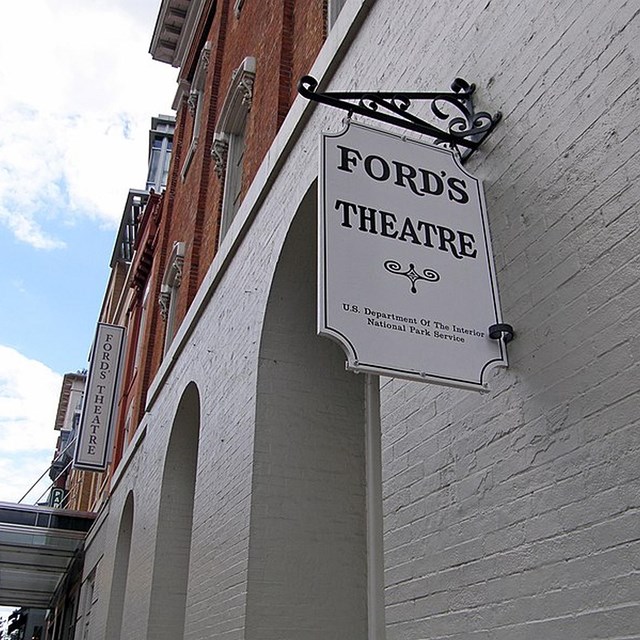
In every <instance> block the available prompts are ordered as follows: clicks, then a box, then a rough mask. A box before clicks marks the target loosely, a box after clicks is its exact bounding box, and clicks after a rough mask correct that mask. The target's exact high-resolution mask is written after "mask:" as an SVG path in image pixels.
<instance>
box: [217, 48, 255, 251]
mask: <svg viewBox="0 0 640 640" xmlns="http://www.w3.org/2000/svg"><path fill="white" fill-rule="evenodd" d="M255 74H256V60H255V58H253V57H247V58H245V59H244V60H243V61H242V64H241V65H240V66H239V67H238V68H237V69H236V70H235V71H234V73H233V76H232V79H231V86H230V87H229V90H228V91H227V95H226V97H225V100H224V103H223V105H222V110H221V112H220V119H219V121H218V124H217V126H216V130H215V134H214V137H213V145H212V148H211V155H212V156H213V159H214V163H215V170H216V174H217V175H218V178H219V179H220V180H222V181H223V182H224V188H223V194H222V218H221V220H220V241H222V239H223V238H224V236H225V234H226V233H227V231H228V230H229V227H230V226H231V223H232V222H233V219H234V218H235V215H236V213H237V212H238V208H239V207H240V202H241V198H240V193H241V188H242V173H243V164H244V150H245V133H246V129H247V118H248V116H249V111H250V110H251V102H252V100H253V82H254V78H255Z"/></svg>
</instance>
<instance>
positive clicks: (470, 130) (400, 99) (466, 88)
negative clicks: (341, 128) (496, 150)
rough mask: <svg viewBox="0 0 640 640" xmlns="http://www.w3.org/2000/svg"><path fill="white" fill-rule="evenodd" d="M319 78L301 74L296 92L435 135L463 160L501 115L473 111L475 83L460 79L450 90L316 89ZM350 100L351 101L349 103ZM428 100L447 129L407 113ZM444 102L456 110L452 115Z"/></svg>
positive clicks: (310, 98)
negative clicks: (413, 105) (455, 113)
mask: <svg viewBox="0 0 640 640" xmlns="http://www.w3.org/2000/svg"><path fill="white" fill-rule="evenodd" d="M317 88H318V81H317V80H316V79H315V78H313V77H312V76H303V77H302V78H300V81H299V83H298V92H299V93H300V95H302V96H304V97H305V98H307V99H308V100H313V101H315V102H321V103H322V104H326V105H329V106H331V107H336V108H337V109H342V110H344V111H347V112H348V113H349V115H351V114H354V113H357V114H359V115H362V116H366V117H368V118H373V119H375V120H380V121H381V122H386V123H388V124H392V125H395V126H398V127H402V128H404V129H409V130H410V131H415V132H417V133H422V134H425V135H427V136H430V137H431V138H434V140H435V142H436V144H447V145H449V146H450V147H451V148H453V149H456V150H458V147H463V150H459V153H460V156H461V159H462V161H463V162H464V161H465V160H466V159H467V158H469V156H471V154H472V153H473V152H474V151H475V150H476V149H478V147H479V146H480V145H481V144H482V142H483V141H484V139H485V138H486V137H487V136H488V135H489V134H490V133H491V132H492V131H493V129H494V128H495V127H496V125H497V124H498V122H500V119H501V118H502V114H501V113H500V112H499V111H498V112H497V113H496V114H495V115H493V116H492V115H490V114H489V113H487V112H485V111H478V112H477V113H476V112H475V111H474V107H473V99H472V96H473V93H474V91H475V85H474V84H469V83H468V82H466V80H463V79H462V78H456V79H455V80H454V81H453V82H452V83H451V91H428V92H410V91H387V92H384V91H364V92H362V91H357V92H355V91H327V92H324V93H323V92H319V91H317ZM351 101H353V102H351ZM416 101H431V111H432V113H433V114H434V115H435V116H436V118H438V119H439V120H445V121H446V120H448V122H447V123H446V124H447V128H446V129H442V128H440V127H437V126H435V125H434V124H431V123H429V122H427V121H425V120H423V119H422V118H419V117H418V116H416V115H415V114H412V113H410V112H409V109H410V107H411V106H412V102H416ZM445 105H448V106H449V107H452V108H454V109H455V110H457V112H458V114H459V115H456V116H455V117H452V116H451V114H450V113H447V110H446V107H445Z"/></svg>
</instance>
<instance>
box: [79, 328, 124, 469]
mask: <svg viewBox="0 0 640 640" xmlns="http://www.w3.org/2000/svg"><path fill="white" fill-rule="evenodd" d="M123 347H124V327H118V326H115V325H110V324H103V323H98V329H97V331H96V338H95V342H94V344H93V353H92V357H91V364H90V366H89V376H88V379H87V386H86V389H85V392H84V400H83V404H82V417H81V419H80V426H79V429H78V436H77V439H76V449H75V456H74V460H73V466H74V467H75V468H77V469H85V470H89V471H104V470H105V469H106V468H107V463H108V462H109V454H110V447H111V433H112V424H113V421H114V420H115V415H116V406H117V402H118V382H119V372H120V359H121V355H122V350H123Z"/></svg>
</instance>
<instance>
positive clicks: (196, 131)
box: [181, 42, 211, 180]
mask: <svg viewBox="0 0 640 640" xmlns="http://www.w3.org/2000/svg"><path fill="white" fill-rule="evenodd" d="M210 55H211V43H210V42H207V43H205V45H204V47H202V51H201V52H200V58H199V59H198V65H197V66H196V70H195V73H194V74H193V82H192V83H191V89H190V91H189V97H188V99H187V107H188V108H189V113H191V117H192V118H193V128H192V130H191V144H190V145H189V149H188V150H187V155H186V157H185V160H184V164H183V165H182V171H181V174H182V179H183V180H184V179H185V177H186V175H187V172H188V171H189V167H190V166H191V162H192V160H193V156H194V155H195V152H196V149H197V148H198V142H199V137H200V130H201V129H202V117H203V115H202V111H203V108H204V106H203V103H204V87H205V81H206V77H207V68H208V67H209V57H210Z"/></svg>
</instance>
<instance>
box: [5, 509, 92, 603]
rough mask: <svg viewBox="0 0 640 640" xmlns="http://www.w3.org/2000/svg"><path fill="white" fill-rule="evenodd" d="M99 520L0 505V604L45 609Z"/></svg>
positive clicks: (84, 515)
mask: <svg viewBox="0 0 640 640" xmlns="http://www.w3.org/2000/svg"><path fill="white" fill-rule="evenodd" d="M95 517H96V516H95V514H94V513H84V512H80V511H70V510H68V509H53V508H51V507H38V506H33V505H23V504H10V503H6V502H0V605H2V606H15V607H34V608H39V609H47V608H48V607H49V604H50V602H51V599H52V597H53V594H54V593H55V591H56V588H57V586H58V584H59V583H60V581H61V580H62V578H63V577H64V575H65V573H66V571H67V569H68V568H69V565H70V564H71V561H72V560H73V558H74V557H75V556H76V555H77V554H78V553H81V552H82V550H83V545H84V539H85V537H86V535H87V531H88V530H89V528H90V527H91V524H92V523H93V521H94V519H95Z"/></svg>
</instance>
